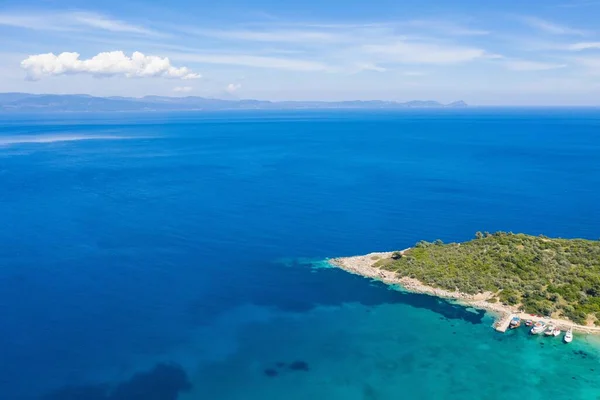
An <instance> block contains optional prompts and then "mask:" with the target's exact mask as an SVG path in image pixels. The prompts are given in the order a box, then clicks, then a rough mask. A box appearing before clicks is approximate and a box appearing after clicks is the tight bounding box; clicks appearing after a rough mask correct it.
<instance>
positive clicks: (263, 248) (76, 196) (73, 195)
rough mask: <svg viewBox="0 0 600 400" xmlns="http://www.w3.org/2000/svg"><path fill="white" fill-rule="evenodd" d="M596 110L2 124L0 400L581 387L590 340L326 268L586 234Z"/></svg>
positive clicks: (594, 217)
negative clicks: (490, 238) (546, 332)
mask: <svg viewBox="0 0 600 400" xmlns="http://www.w3.org/2000/svg"><path fill="white" fill-rule="evenodd" d="M599 132H600V111H598V110H594V109H540V110H538V109H467V110H411V111H401V112H362V111H356V112H348V111H340V112H333V111H327V112H309V111H303V112H223V113H184V114H177V113H173V114H155V113H153V114H126V113H125V114H85V115H79V114H69V115H67V114H64V115H53V116H47V115H46V116H39V115H21V116H19V117H18V118H17V117H12V116H9V115H3V116H0V187H1V188H2V190H0V205H1V208H0V243H2V246H0V266H1V268H0V304H1V305H2V316H1V318H0V328H1V329H0V356H1V358H2V363H0V388H1V389H0V398H2V399H4V398H6V399H10V400H13V399H15V400H30V399H38V398H44V399H50V400H81V399H89V400H107V399H110V400H142V399H143V400H155V399H160V400H163V399H164V400H175V399H179V400H181V399H185V400H192V399H207V398H208V399H242V398H243V399H281V398H286V399H301V398H302V399H306V398H328V399H397V398H421V399H440V398H449V399H452V398H462V399H470V398H473V399H494V398H500V397H505V396H507V395H508V396H514V395H518V396H525V397H527V398H533V399H537V398H545V397H548V396H550V397H551V398H553V399H597V398H599V396H600V387H599V382H600V380H599V379H598V378H597V376H598V371H599V370H600V363H599V360H600V358H599V357H600V353H599V351H598V349H600V346H598V345H597V344H595V341H598V339H596V338H591V337H586V336H580V335H578V336H576V338H575V341H574V342H573V343H571V344H570V345H565V344H563V343H562V342H561V341H560V340H559V339H555V338H552V339H551V338H543V337H531V336H529V335H527V334H526V331H525V329H522V330H519V331H517V332H510V333H508V334H505V335H502V334H498V333H496V332H495V331H493V330H492V329H491V324H492V317H491V316H490V315H488V314H486V313H484V312H483V311H481V310H472V309H466V308H464V307H461V306H457V305H455V304H452V303H448V302H446V301H442V300H439V299H436V298H433V297H430V296H424V295H414V294H409V293H405V292H402V291H397V290H391V289H390V288H388V287H386V286H385V285H383V284H381V283H377V282H371V281H369V280H368V279H364V278H361V277H358V276H354V275H350V274H347V273H345V272H343V271H340V270H338V269H333V268H327V265H326V263H324V262H323V260H325V259H326V258H327V257H334V256H342V255H353V254H365V253H368V252H371V251H382V250H392V249H402V248H406V247H408V246H411V245H412V244H414V243H415V242H417V241H419V240H421V239H425V240H434V239H436V238H440V239H442V240H444V241H462V240H467V239H469V238H471V237H472V236H473V234H474V232H476V231H495V230H504V231H514V232H525V233H530V234H542V233H543V234H546V235H549V236H562V237H585V238H598V237H600V228H599V227H600V212H598V204H599V203H600V162H598V155H599V154H600V137H599Z"/></svg>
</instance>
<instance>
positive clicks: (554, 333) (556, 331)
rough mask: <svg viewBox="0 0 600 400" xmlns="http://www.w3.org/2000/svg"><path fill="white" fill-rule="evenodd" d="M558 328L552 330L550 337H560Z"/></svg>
mask: <svg viewBox="0 0 600 400" xmlns="http://www.w3.org/2000/svg"><path fill="white" fill-rule="evenodd" d="M560 332H561V330H560V328H554V330H553V331H552V336H558V335H560Z"/></svg>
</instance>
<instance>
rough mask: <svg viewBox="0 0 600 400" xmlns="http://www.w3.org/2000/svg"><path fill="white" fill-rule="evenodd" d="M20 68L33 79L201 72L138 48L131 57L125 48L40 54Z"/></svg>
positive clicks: (189, 75)
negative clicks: (82, 54)
mask: <svg viewBox="0 0 600 400" xmlns="http://www.w3.org/2000/svg"><path fill="white" fill-rule="evenodd" d="M21 68H23V69H24V70H25V71H27V76H28V78H29V79H31V80H38V79H41V78H42V77H44V76H56V75H66V74H90V75H93V76H97V77H106V76H117V75H121V76H125V77H127V78H146V77H165V78H174V79H195V78H200V74H197V73H194V72H192V71H190V70H189V69H188V68H186V67H179V68H177V67H174V66H172V65H171V62H170V61H169V59H168V58H166V57H165V58H161V57H157V56H146V55H144V54H142V53H140V52H137V51H136V52H134V53H133V54H132V56H131V57H128V56H127V55H125V53H123V52H122V51H111V52H105V53H99V54H98V55H95V56H94V57H92V58H90V59H87V60H81V59H79V53H70V52H64V53H61V54H59V55H54V54H53V53H46V54H38V55H33V56H29V57H27V58H26V59H25V60H23V61H21Z"/></svg>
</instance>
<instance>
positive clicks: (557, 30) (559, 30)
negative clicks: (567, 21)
mask: <svg viewBox="0 0 600 400" xmlns="http://www.w3.org/2000/svg"><path fill="white" fill-rule="evenodd" d="M521 19H522V21H523V22H525V23H526V24H527V25H529V26H531V27H532V28H535V29H538V30H540V31H543V32H546V33H550V34H553V35H574V36H586V35H587V34H588V32H586V31H584V30H581V29H575V28H571V27H569V26H566V25H559V24H555V23H553V22H550V21H546V20H544V19H541V18H538V17H522V18H521Z"/></svg>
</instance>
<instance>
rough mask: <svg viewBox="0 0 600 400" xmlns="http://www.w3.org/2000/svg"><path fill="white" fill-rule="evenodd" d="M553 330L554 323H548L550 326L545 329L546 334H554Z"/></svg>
mask: <svg viewBox="0 0 600 400" xmlns="http://www.w3.org/2000/svg"><path fill="white" fill-rule="evenodd" d="M553 332H554V325H552V324H550V325H548V327H547V328H546V330H545V331H544V335H546V336H552V335H553V334H554V333H553Z"/></svg>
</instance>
